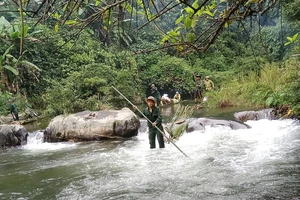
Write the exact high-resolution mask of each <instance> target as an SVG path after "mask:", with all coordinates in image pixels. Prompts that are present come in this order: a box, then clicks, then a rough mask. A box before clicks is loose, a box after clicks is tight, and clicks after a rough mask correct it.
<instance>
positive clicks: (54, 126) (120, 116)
mask: <svg viewBox="0 0 300 200" xmlns="http://www.w3.org/2000/svg"><path fill="white" fill-rule="evenodd" d="M139 126H140V121H139V120H138V119H137V117H136V115H135V114H134V113H133V112H132V111H131V110H130V109H128V108H123V109H122V110H104V111H97V112H91V111H83V112H79V113H75V114H71V115H68V116H64V115H59V116H57V117H55V118H54V119H52V120H51V122H50V124H49V125H48V127H47V128H46V130H45V131H44V142H60V141H67V140H80V141H91V140H101V139H113V138H128V137H132V136H136V135H137V134H138V128H139Z"/></svg>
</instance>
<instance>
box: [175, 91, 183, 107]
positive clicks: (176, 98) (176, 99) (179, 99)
mask: <svg viewBox="0 0 300 200" xmlns="http://www.w3.org/2000/svg"><path fill="white" fill-rule="evenodd" d="M180 101H181V95H180V94H179V92H178V91H177V92H176V93H175V95H174V98H173V102H174V104H176V103H179V102H180Z"/></svg>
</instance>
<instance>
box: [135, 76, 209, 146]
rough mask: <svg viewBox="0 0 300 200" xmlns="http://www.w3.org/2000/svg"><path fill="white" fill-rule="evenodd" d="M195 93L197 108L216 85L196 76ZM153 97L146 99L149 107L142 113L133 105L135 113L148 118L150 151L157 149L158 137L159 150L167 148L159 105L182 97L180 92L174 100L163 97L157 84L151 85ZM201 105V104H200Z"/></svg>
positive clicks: (176, 100)
mask: <svg viewBox="0 0 300 200" xmlns="http://www.w3.org/2000/svg"><path fill="white" fill-rule="evenodd" d="M193 76H194V77H195V84H196V85H195V91H194V99H195V106H197V107H198V106H201V105H202V101H203V92H204V91H210V90H213V89H214V87H215V85H214V83H213V82H212V81H211V80H210V79H209V76H206V77H205V79H204V81H202V80H201V76H200V75H195V74H194V73H193ZM151 95H152V96H149V97H148V98H147V99H146V102H147V107H146V108H145V109H144V110H143V112H140V111H139V110H138V109H137V106H135V105H133V110H134V112H135V113H136V114H137V115H138V116H140V117H146V118H147V121H148V128H149V135H148V137H149V144H150V149H154V148H155V147H156V144H155V138H156V137H157V140H158V144H159V148H165V143H164V130H163V126H162V115H161V110H160V108H159V105H162V104H161V102H164V101H167V102H168V103H171V102H172V103H175V102H177V103H178V102H180V101H181V96H180V94H179V92H176V94H175V95H174V98H173V99H170V98H168V96H167V95H163V97H161V95H160V93H159V91H158V89H157V87H155V84H152V85H151ZM198 103H200V104H198Z"/></svg>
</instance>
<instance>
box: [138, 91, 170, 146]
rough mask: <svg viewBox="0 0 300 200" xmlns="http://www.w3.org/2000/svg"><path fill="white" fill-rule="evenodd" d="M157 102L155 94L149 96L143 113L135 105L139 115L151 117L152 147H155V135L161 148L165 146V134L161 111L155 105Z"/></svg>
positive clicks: (150, 133)
mask: <svg viewBox="0 0 300 200" xmlns="http://www.w3.org/2000/svg"><path fill="white" fill-rule="evenodd" d="M155 103H156V101H155V98H154V97H153V96H149V97H148V98H147V105H148V107H147V108H145V110H144V111H143V115H142V114H141V113H139V112H138V111H137V107H136V106H133V110H134V112H135V114H137V115H138V116H139V117H144V116H146V117H147V118H148V119H149V121H148V128H149V143H150V149H155V137H157V140H158V144H159V148H165V142H164V136H163V135H162V133H161V131H163V127H162V116H161V111H160V108H159V107H157V106H155ZM155 126H157V127H158V128H159V129H160V130H161V131H159V130H158V129H157V128H156V127H155Z"/></svg>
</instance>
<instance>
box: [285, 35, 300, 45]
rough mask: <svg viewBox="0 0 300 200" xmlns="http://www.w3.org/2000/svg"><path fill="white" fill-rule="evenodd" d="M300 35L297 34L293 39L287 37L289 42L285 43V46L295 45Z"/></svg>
mask: <svg viewBox="0 0 300 200" xmlns="http://www.w3.org/2000/svg"><path fill="white" fill-rule="evenodd" d="M298 35H299V33H296V34H295V35H293V37H286V39H288V42H286V43H284V46H287V45H289V44H291V43H294V42H295V41H296V40H297V37H298Z"/></svg>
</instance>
